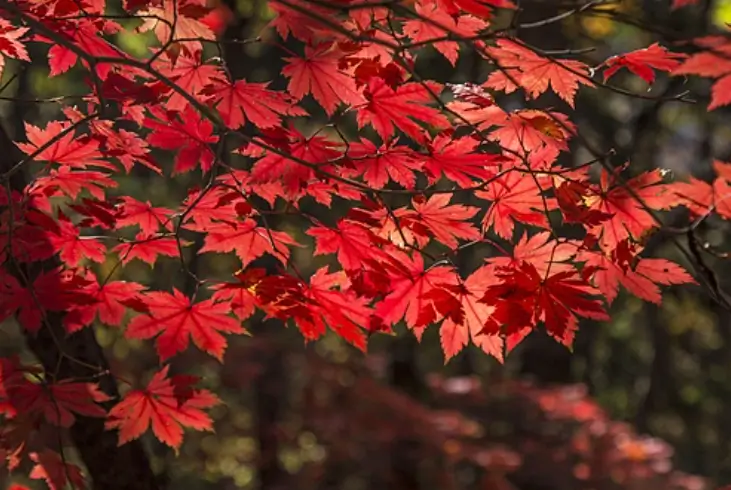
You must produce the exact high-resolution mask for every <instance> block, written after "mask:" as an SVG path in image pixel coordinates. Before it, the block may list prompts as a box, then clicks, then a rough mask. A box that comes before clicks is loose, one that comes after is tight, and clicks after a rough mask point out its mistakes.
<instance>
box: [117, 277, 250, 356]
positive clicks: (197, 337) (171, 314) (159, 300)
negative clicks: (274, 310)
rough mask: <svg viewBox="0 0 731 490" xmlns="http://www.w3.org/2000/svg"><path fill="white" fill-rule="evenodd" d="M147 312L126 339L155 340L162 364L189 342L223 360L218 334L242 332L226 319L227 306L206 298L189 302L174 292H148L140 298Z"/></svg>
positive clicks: (132, 324) (237, 324)
mask: <svg viewBox="0 0 731 490" xmlns="http://www.w3.org/2000/svg"><path fill="white" fill-rule="evenodd" d="M140 299H141V300H142V301H143V303H144V304H145V305H146V306H147V310H148V311H149V313H147V314H143V315H139V316H137V317H135V318H133V319H132V321H130V322H129V325H128V326H127V332H126V334H127V337H129V338H132V339H149V338H152V337H155V336H157V335H158V334H159V335H160V336H159V337H157V341H156V346H157V353H158V355H159V356H160V360H162V361H165V360H167V359H169V358H170V357H172V356H174V355H175V354H177V353H179V352H183V351H184V350H185V349H187V348H188V345H189V343H190V339H191V338H192V339H193V343H195V345H196V346H198V348H199V349H201V350H202V351H204V352H207V353H208V354H210V355H212V356H213V357H215V358H216V359H218V360H219V361H223V353H224V351H225V350H226V339H225V338H224V337H223V336H222V335H221V334H220V333H219V332H223V333H234V334H240V333H244V329H243V328H242V327H241V322H240V321H239V320H236V319H235V318H233V317H230V316H228V313H229V312H230V307H229V305H227V304H226V303H216V302H215V301H213V300H211V299H208V300H204V301H200V302H198V303H191V301H190V300H189V299H188V298H187V297H186V296H185V295H184V294H183V293H181V292H180V291H178V290H177V289H173V294H170V293H166V292H164V291H152V292H148V293H146V294H145V295H143V296H141V298H140Z"/></svg>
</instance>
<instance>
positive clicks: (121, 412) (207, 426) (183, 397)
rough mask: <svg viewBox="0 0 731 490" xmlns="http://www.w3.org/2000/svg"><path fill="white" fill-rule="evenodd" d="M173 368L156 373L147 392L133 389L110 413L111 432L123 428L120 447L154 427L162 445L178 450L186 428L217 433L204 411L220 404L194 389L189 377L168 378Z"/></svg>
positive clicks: (210, 394)
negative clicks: (191, 386)
mask: <svg viewBox="0 0 731 490" xmlns="http://www.w3.org/2000/svg"><path fill="white" fill-rule="evenodd" d="M169 368H170V366H165V367H164V368H163V369H162V370H161V371H159V372H157V373H155V375H154V376H153V377H152V379H151V380H150V382H149V384H148V385H147V388H145V389H144V390H132V391H130V392H129V393H127V394H126V395H125V396H124V398H123V399H122V401H121V402H119V403H118V404H117V405H115V406H114V408H112V409H111V410H110V411H109V419H108V420H107V422H106V428H107V429H119V445H122V444H124V443H125V442H128V441H131V440H134V439H137V438H138V437H140V436H141V435H142V434H144V433H145V432H146V431H147V430H148V429H149V428H150V427H152V433H153V434H155V437H157V438H158V440H160V441H161V442H163V443H165V444H167V445H168V446H170V447H172V448H173V449H175V450H177V449H178V448H179V447H180V445H181V444H182V442H183V428H184V427H186V428H190V429H194V430H198V431H204V430H207V431H211V430H213V423H212V421H211V418H210V417H209V416H208V415H207V414H206V413H205V412H204V411H203V409H206V408H211V407H213V406H216V405H218V404H219V403H220V401H219V399H218V398H217V397H216V396H215V395H214V394H212V393H211V392H209V391H207V390H199V389H191V388H190V384H191V379H190V377H188V376H173V377H172V378H168V370H169Z"/></svg>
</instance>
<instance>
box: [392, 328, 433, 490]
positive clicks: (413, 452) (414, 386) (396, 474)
mask: <svg viewBox="0 0 731 490" xmlns="http://www.w3.org/2000/svg"><path fill="white" fill-rule="evenodd" d="M389 374H390V378H391V379H390V381H391V386H393V387H394V388H396V389H397V390H399V391H400V392H402V393H405V394H407V395H409V396H411V397H413V398H414V399H416V400H421V399H422V398H423V395H424V393H425V391H426V387H425V385H424V382H423V379H422V377H421V374H420V373H419V368H418V366H417V365H416V339H415V338H414V336H413V335H411V334H410V333H407V334H405V335H401V336H399V337H398V338H396V339H394V342H393V346H392V348H391V364H390V369H389ZM419 473H420V471H419V446H418V443H417V442H415V441H409V440H402V441H398V442H396V443H395V444H394V445H393V447H392V448H391V478H390V479H389V480H390V481H389V488H393V489H394V490H416V489H419V488H421V485H420V479H419Z"/></svg>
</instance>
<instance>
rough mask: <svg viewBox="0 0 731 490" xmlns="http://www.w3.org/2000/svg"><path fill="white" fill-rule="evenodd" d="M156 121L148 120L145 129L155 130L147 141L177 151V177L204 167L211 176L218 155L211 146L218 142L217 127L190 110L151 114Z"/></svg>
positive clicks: (175, 170)
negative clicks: (214, 127)
mask: <svg viewBox="0 0 731 490" xmlns="http://www.w3.org/2000/svg"><path fill="white" fill-rule="evenodd" d="M151 112H152V114H153V115H154V116H155V118H156V119H151V118H147V119H145V127H147V128H150V129H152V133H150V135H149V136H148V137H147V141H148V142H149V143H150V144H151V145H152V146H156V147H158V148H162V149H164V150H176V151H177V156H176V157H175V168H174V169H173V174H179V173H184V172H188V171H190V170H193V169H194V168H196V167H198V165H200V167H201V168H202V169H203V171H204V172H208V171H209V170H210V169H211V167H212V166H213V162H214V160H215V153H214V152H213V149H212V148H211V146H210V145H212V144H214V143H216V142H217V141H218V136H216V135H214V134H213V124H211V122H210V121H208V120H207V119H204V118H203V117H201V116H200V115H199V114H198V113H197V112H196V111H195V110H194V109H193V108H192V107H190V106H187V107H186V109H185V110H184V111H183V112H181V113H176V112H163V111H157V110H155V111H151Z"/></svg>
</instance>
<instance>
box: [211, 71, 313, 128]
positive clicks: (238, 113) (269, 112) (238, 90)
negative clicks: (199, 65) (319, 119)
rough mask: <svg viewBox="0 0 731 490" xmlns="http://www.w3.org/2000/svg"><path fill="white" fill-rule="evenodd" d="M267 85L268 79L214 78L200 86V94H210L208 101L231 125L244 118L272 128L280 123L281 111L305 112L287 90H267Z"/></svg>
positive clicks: (233, 125) (230, 126)
mask: <svg viewBox="0 0 731 490" xmlns="http://www.w3.org/2000/svg"><path fill="white" fill-rule="evenodd" d="M268 86H269V83H249V82H246V81H244V80H238V81H236V82H234V83H230V82H228V81H224V80H213V83H212V84H211V85H209V86H208V87H206V88H205V89H204V90H203V94H204V95H208V96H211V103H212V104H214V105H215V106H216V109H218V112H219V113H220V114H221V117H222V118H223V122H224V123H225V124H226V126H228V127H229V128H231V129H238V128H240V127H241V126H243V125H244V124H245V123H246V121H250V122H251V123H252V124H253V125H254V126H256V127H258V128H273V127H275V126H279V124H280V123H281V116H282V115H290V116H306V115H307V112H305V111H304V110H303V109H301V108H300V107H297V106H296V105H295V101H294V99H293V98H292V97H291V96H290V95H288V94H287V93H286V92H280V91H276V90H270V89H268V88H267V87H268Z"/></svg>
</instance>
